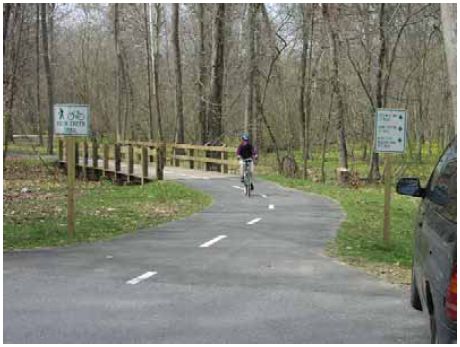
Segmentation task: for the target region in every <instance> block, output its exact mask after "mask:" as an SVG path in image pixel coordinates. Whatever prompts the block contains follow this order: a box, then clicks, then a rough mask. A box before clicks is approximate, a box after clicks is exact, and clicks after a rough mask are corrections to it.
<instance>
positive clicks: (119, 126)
mask: <svg viewBox="0 0 460 347" xmlns="http://www.w3.org/2000/svg"><path fill="white" fill-rule="evenodd" d="M114 6H115V10H114V39H115V54H116V56H117V99H118V108H117V121H116V138H117V141H120V140H121V138H122V115H121V112H122V82H121V79H122V70H123V58H122V56H121V50H120V43H119V35H120V34H119V33H120V28H119V20H120V19H119V7H118V6H119V4H117V3H116V4H115V5H114Z"/></svg>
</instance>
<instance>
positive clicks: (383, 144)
mask: <svg viewBox="0 0 460 347" xmlns="http://www.w3.org/2000/svg"><path fill="white" fill-rule="evenodd" d="M406 116H407V113H406V111H405V110H395V109H378V110H377V112H376V119H375V151H376V152H378V153H384V159H385V163H384V165H385V166H384V169H383V179H384V182H385V192H384V207H383V242H384V244H385V245H386V246H388V245H389V243H390V221H391V213H390V211H391V210H390V207H391V176H392V171H391V153H404V151H405V149H406V142H407V141H406V125H407V117H406Z"/></svg>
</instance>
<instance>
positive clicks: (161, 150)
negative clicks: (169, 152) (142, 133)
mask: <svg viewBox="0 0 460 347" xmlns="http://www.w3.org/2000/svg"><path fill="white" fill-rule="evenodd" d="M156 151H157V162H156V167H157V180H160V181H161V180H163V178H164V173H163V168H164V163H165V160H166V145H165V144H159V145H158V146H157V147H156Z"/></svg>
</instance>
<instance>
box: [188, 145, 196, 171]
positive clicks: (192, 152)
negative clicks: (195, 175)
mask: <svg viewBox="0 0 460 347" xmlns="http://www.w3.org/2000/svg"><path fill="white" fill-rule="evenodd" d="M194 153H195V151H194V150H193V148H190V149H189V150H188V155H189V157H190V158H191V159H190V169H192V170H193V169H194V168H195V161H194V159H193V157H194Z"/></svg>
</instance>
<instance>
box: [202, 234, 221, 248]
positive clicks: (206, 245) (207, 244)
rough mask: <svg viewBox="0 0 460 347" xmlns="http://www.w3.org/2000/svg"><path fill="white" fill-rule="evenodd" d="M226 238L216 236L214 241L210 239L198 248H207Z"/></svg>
mask: <svg viewBox="0 0 460 347" xmlns="http://www.w3.org/2000/svg"><path fill="white" fill-rule="evenodd" d="M226 237H227V235H220V236H217V237H216V238H215V239H212V240H210V241H208V242H205V243H203V244H202V245H200V248H206V247H209V246H211V245H213V244H215V243H216V242H219V241H220V240H222V239H225V238H226Z"/></svg>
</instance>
